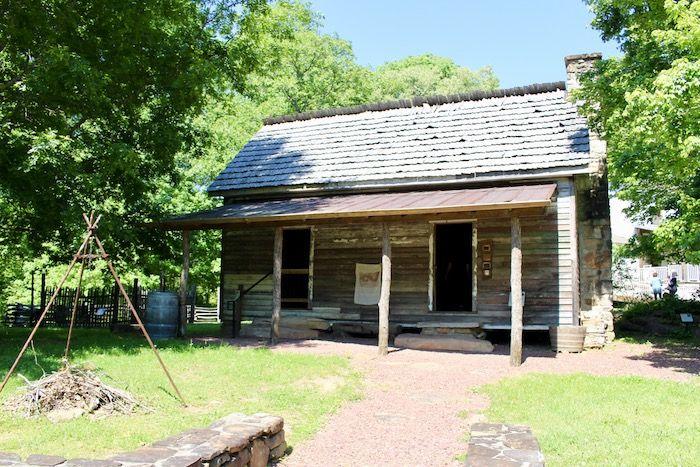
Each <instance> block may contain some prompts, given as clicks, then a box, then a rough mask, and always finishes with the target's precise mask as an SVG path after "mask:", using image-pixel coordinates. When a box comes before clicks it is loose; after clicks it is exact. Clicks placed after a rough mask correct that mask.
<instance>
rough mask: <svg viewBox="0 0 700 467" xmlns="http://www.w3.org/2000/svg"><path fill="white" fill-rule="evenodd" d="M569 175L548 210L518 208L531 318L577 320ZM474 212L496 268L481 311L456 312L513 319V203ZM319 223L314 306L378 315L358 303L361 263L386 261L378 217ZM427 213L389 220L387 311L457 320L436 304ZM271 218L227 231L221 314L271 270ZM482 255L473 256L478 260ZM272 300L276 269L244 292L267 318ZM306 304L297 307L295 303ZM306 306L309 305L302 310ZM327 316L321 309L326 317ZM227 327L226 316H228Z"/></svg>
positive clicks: (340, 313)
mask: <svg viewBox="0 0 700 467" xmlns="http://www.w3.org/2000/svg"><path fill="white" fill-rule="evenodd" d="M571 196H572V189H571V182H570V181H569V180H562V181H559V182H558V195H557V199H556V201H555V202H554V203H552V205H551V206H550V207H548V208H546V209H544V210H537V211H535V212H533V211H532V210H528V211H515V212H516V213H519V214H520V215H521V216H522V217H521V225H522V235H523V238H522V247H523V291H524V292H525V297H526V298H525V307H524V322H525V324H553V323H565V324H570V323H571V322H572V320H573V313H572V308H573V290H572V280H573V277H572V245H571V228H570V224H571V222H570V219H571V211H570V207H571ZM465 218H468V219H476V222H475V224H474V225H475V228H476V229H477V242H478V244H479V245H480V244H481V242H482V241H484V240H491V241H492V242H493V261H492V277H491V278H484V277H483V276H482V275H481V271H480V270H479V271H478V272H477V274H478V276H477V283H478V285H477V297H476V306H477V313H459V314H457V315H458V316H463V317H465V318H466V319H468V320H476V321H480V322H490V323H508V322H510V307H509V306H508V296H509V291H510V283H509V277H510V217H509V215H508V213H507V212H505V211H501V212H482V213H471V214H467V215H465ZM312 228H313V229H314V246H315V248H314V266H313V310H310V311H308V312H307V313H308V314H309V315H312V314H314V313H317V314H318V315H319V317H324V318H326V319H336V320H343V319H347V320H357V319H362V320H369V321H376V320H377V316H378V311H377V307H376V306H363V305H356V304H355V303H354V302H353V297H354V287H355V264H356V263H375V264H378V263H380V261H381V224H379V223H369V222H368V223H350V224H344V223H342V222H339V223H337V224H324V225H317V226H314V227H312ZM431 231H432V224H431V223H430V222H429V221H427V220H424V219H421V220H420V221H411V220H407V221H404V222H393V223H391V224H390V235H391V243H392V284H391V300H390V313H391V315H390V316H391V320H392V321H393V322H402V323H404V322H408V323H410V322H415V321H426V320H444V319H449V320H452V321H453V320H454V319H455V314H448V313H435V312H430V311H429V297H430V294H429V290H428V289H429V275H430V247H429V242H430V234H431ZM273 237H274V229H273V228H272V227H263V228H260V227H249V228H243V229H240V228H236V229H230V230H225V231H224V237H223V253H222V256H223V260H222V269H223V271H222V272H223V305H224V313H223V317H222V319H223V320H224V322H225V323H226V322H230V320H231V317H232V307H231V302H232V300H234V299H235V297H236V296H237V293H238V292H237V291H238V285H239V284H242V285H243V286H244V287H245V288H248V287H250V286H252V285H253V284H254V283H255V282H257V281H258V280H259V279H260V278H261V277H262V276H264V275H265V274H267V273H269V272H270V271H271V270H272V246H273V245H272V243H273ZM480 259H481V258H477V259H476V264H477V265H480V264H481V261H480ZM271 308H272V277H271V276H269V277H268V278H267V279H265V280H264V281H263V282H261V283H260V284H259V285H257V286H256V287H255V288H254V289H253V290H252V291H251V292H250V293H249V294H247V295H246V297H245V298H244V301H243V316H244V319H245V318H246V317H263V316H265V317H267V316H270V312H271ZM297 313H299V312H297ZM303 314H306V313H303ZM321 315H322V316H321ZM225 326H226V324H225Z"/></svg>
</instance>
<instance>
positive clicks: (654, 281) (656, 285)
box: [649, 272, 663, 300]
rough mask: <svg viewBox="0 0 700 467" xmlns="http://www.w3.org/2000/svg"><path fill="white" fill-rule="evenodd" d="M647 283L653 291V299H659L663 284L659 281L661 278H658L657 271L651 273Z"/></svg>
mask: <svg viewBox="0 0 700 467" xmlns="http://www.w3.org/2000/svg"><path fill="white" fill-rule="evenodd" d="M649 285H651V291H652V292H653V293H654V300H659V299H660V298H661V287H662V285H663V284H662V283H661V279H659V273H658V272H655V273H654V274H653V275H652V278H651V281H650V282H649Z"/></svg>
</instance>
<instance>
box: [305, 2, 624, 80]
mask: <svg viewBox="0 0 700 467" xmlns="http://www.w3.org/2000/svg"><path fill="white" fill-rule="evenodd" d="M311 4H312V6H313V8H314V10H316V11H317V12H319V13H320V14H321V15H323V17H324V23H325V25H324V28H323V32H325V33H328V34H337V35H338V36H340V37H341V38H343V39H346V40H349V41H350V42H351V43H352V46H353V50H354V51H355V55H356V57H357V61H358V63H360V64H362V65H366V66H371V67H372V68H375V67H376V66H378V65H381V64H382V63H385V62H387V61H393V60H397V59H400V58H404V57H406V56H409V55H419V54H423V53H433V54H436V55H442V56H445V57H449V58H452V59H453V60H454V61H455V62H456V63H457V64H459V65H462V66H466V67H468V68H470V69H477V68H481V67H483V66H487V65H490V66H491V67H493V69H494V71H495V73H496V75H497V76H498V78H499V79H500V81H501V87H513V86H521V85H526V84H532V83H543V82H552V81H561V80H564V79H565V72H564V56H566V55H571V54H579V53H587V52H602V53H603V56H604V57H609V56H613V55H619V52H618V50H617V48H616V46H615V44H614V43H604V42H603V41H602V40H601V39H600V35H599V33H598V31H596V30H594V29H593V28H592V27H591V26H590V22H591V20H592V17H593V16H592V14H591V13H590V12H589V11H588V8H587V6H586V5H585V4H584V3H583V0H422V1H419V0H374V1H372V0H312V1H311Z"/></svg>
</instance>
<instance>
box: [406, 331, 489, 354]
mask: <svg viewBox="0 0 700 467" xmlns="http://www.w3.org/2000/svg"><path fill="white" fill-rule="evenodd" d="M394 346H395V347H403V348H406V349H413V350H446V351H457V352H472V353H491V352H493V344H491V342H489V341H487V340H484V339H477V338H476V337H474V336H472V335H469V334H430V335H427V334H399V335H398V336H396V338H395V339H394Z"/></svg>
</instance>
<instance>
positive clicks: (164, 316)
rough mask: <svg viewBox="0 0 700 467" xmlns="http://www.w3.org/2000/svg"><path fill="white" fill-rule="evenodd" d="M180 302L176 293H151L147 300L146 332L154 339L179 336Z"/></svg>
mask: <svg viewBox="0 0 700 467" xmlns="http://www.w3.org/2000/svg"><path fill="white" fill-rule="evenodd" d="M178 305H179V300H178V296H177V294H176V293H175V292H149V293H148V298H147V300H146V330H147V331H148V334H149V335H150V336H151V338H153V339H170V338H172V337H175V336H176V335H177V322H178V312H179V307H178Z"/></svg>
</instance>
